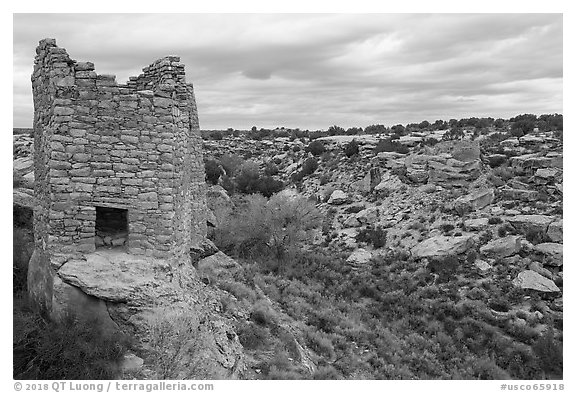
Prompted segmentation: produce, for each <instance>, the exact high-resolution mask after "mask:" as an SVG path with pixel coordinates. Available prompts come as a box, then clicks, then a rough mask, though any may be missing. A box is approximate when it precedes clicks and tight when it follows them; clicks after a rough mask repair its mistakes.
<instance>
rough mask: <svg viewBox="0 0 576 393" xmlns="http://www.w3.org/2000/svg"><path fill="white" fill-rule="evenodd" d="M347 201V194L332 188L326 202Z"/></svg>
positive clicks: (342, 202)
mask: <svg viewBox="0 0 576 393" xmlns="http://www.w3.org/2000/svg"><path fill="white" fill-rule="evenodd" d="M347 202H348V195H347V194H346V193H345V192H344V191H342V190H334V191H333V192H332V194H330V199H328V203H329V204H331V205H342V204H344V203H347Z"/></svg>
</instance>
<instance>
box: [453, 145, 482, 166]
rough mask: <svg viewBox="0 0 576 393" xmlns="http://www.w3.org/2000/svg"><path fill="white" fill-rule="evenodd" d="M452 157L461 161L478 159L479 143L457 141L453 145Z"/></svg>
mask: <svg viewBox="0 0 576 393" xmlns="http://www.w3.org/2000/svg"><path fill="white" fill-rule="evenodd" d="M452 158H454V159H455V160H458V161H463V162H474V161H478V160H479V159H480V145H479V144H478V142H471V141H459V142H457V143H456V144H455V145H454V149H453V150H452Z"/></svg>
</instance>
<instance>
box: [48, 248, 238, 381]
mask: <svg viewBox="0 0 576 393" xmlns="http://www.w3.org/2000/svg"><path fill="white" fill-rule="evenodd" d="M209 258H210V257H209ZM172 264H177V265H178V267H177V269H174V268H173V266H172ZM216 265H217V264H216ZM196 276H197V275H196V274H195V270H194V269H193V268H192V267H191V266H190V263H189V261H187V260H182V261H167V260H162V259H156V258H152V257H145V256H136V255H131V254H126V253H123V252H121V251H118V250H114V249H112V250H101V251H97V252H95V253H92V254H86V255H83V256H78V257H73V258H70V257H67V258H66V260H65V261H63V263H62V264H61V265H60V268H59V269H58V270H57V272H56V275H55V276H54V282H55V283H58V285H55V286H54V287H55V289H56V290H55V293H54V295H53V298H52V300H51V302H52V308H56V309H57V308H58V307H62V306H64V305H70V304H78V307H89V309H90V310H92V311H93V312H95V313H98V314H101V313H108V314H109V316H110V319H111V320H112V321H114V323H116V324H117V325H118V327H119V329H120V330H121V331H125V332H129V333H130V334H132V335H134V337H136V338H137V340H138V341H139V342H140V343H141V344H142V346H143V347H144V348H145V352H146V348H148V347H147V345H148V344H147V343H149V342H150V340H151V339H152V338H154V336H153V334H154V332H153V330H154V329H153V326H157V324H158V323H159V322H158V321H161V323H162V324H163V325H162V326H167V325H166V324H167V323H171V322H176V323H178V321H173V320H171V319H170V318H168V319H167V316H169V315H171V313H175V315H179V316H184V317H185V318H184V319H185V320H186V321H188V320H194V319H197V320H198V322H199V323H198V324H196V325H195V326H192V327H190V326H188V327H187V328H189V329H193V331H191V334H190V336H189V337H186V339H187V340H190V341H189V342H190V345H193V346H194V348H195V351H194V352H191V353H190V354H183V359H182V360H181V365H178V366H177V367H176V369H175V370H174V375H175V376H174V378H178V379H180V378H189V377H190V375H189V365H190V364H194V365H198V368H197V369H196V370H195V372H194V377H196V378H204V379H225V378H226V379H228V378H236V377H238V376H239V374H240V373H242V370H243V369H244V365H243V364H244V362H243V359H244V355H243V349H242V345H241V344H240V342H239V340H238V336H237V335H236V334H235V332H234V328H233V327H232V321H231V320H228V319H226V318H225V317H223V316H222V314H221V312H220V311H219V310H220V307H221V305H220V302H219V300H218V296H219V295H218V294H217V293H216V292H215V290H214V289H212V288H211V287H210V286H206V285H204V284H202V283H201V282H200V281H199V280H198V278H196ZM70 299H72V300H73V301H71V300H70ZM180 328H181V327H179V326H174V329H180ZM167 333H169V332H167ZM186 345H188V344H186ZM156 349H157V348H156ZM166 349H167V350H170V348H166ZM147 350H154V348H148V349H147Z"/></svg>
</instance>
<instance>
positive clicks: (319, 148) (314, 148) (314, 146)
mask: <svg viewBox="0 0 576 393" xmlns="http://www.w3.org/2000/svg"><path fill="white" fill-rule="evenodd" d="M325 151H326V147H325V146H324V143H322V142H321V141H318V140H315V141H312V142H310V144H309V145H308V146H307V147H306V152H308V153H310V154H312V155H313V156H319V155H321V154H322V153H324V152H325Z"/></svg>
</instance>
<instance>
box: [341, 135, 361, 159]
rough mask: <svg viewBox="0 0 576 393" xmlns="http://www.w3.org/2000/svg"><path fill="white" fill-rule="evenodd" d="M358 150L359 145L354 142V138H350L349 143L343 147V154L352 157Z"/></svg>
mask: <svg viewBox="0 0 576 393" xmlns="http://www.w3.org/2000/svg"><path fill="white" fill-rule="evenodd" d="M359 152H360V145H359V144H358V142H356V139H352V141H350V143H348V144H346V147H344V154H346V157H352V156H353V155H356V154H358V153H359Z"/></svg>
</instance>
